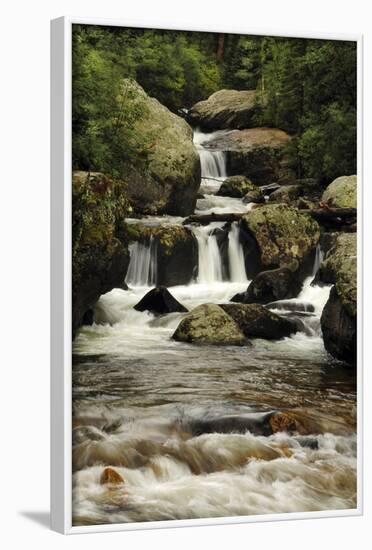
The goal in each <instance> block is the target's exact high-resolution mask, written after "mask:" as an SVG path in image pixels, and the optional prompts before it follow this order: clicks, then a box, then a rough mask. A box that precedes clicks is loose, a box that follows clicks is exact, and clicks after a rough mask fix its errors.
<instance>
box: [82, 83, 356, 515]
mask: <svg viewBox="0 0 372 550" xmlns="http://www.w3.org/2000/svg"><path fill="white" fill-rule="evenodd" d="M223 92H224V91H221V92H220V93H219V94H217V97H212V98H211V99H210V100H208V102H209V103H208V102H204V103H207V105H206V104H203V105H199V104H198V105H196V106H195V108H193V109H192V110H191V111H190V115H189V121H192V122H193V124H196V123H197V124H198V125H199V126H201V127H203V128H204V129H208V131H209V133H206V132H205V131H200V130H199V129H198V128H194V130H193V131H192V130H191V128H190V127H189V126H188V124H187V122H186V121H184V120H181V119H179V117H176V115H173V114H171V113H169V114H168V113H167V112H166V111H167V110H166V109H165V107H163V106H161V105H160V104H158V102H155V101H154V100H152V99H151V98H148V97H147V96H146V94H145V93H144V92H143V90H141V89H140V90H139V91H138V101H140V102H144V104H145V106H146V108H147V113H148V118H149V123H148V125H147V126H146V128H145V130H144V131H145V133H146V136H148V135H151V141H152V142H153V145H152V147H153V150H154V152H153V153H151V155H150V160H151V162H150V163H149V165H148V167H147V171H146V182H144V183H143V185H141V183H139V182H138V181H137V180H136V179H135V178H134V179H133V181H132V182H131V183H130V184H128V182H124V181H118V180H115V179H112V178H109V177H108V176H105V175H102V174H98V173H86V172H78V173H75V174H74V178H73V191H74V194H73V200H74V204H73V209H74V225H73V258H74V262H75V264H74V268H73V320H74V336H75V335H76V337H75V339H74V344H73V471H74V477H73V522H74V524H75V525H81V524H84V525H86V524H99V523H110V522H120V523H121V522H131V521H151V520H164V519H185V518H197V517H218V516H237V515H251V514H264V513H279V512H299V511H315V510H330V509H332V510H335V509H348V508H354V507H355V506H356V380H355V379H356V376H355V364H356V317H357V305H356V304H357V296H356V233H355V222H356V178H355V176H345V177H338V178H335V181H334V182H333V183H331V184H330V185H329V186H325V185H324V184H321V183H320V182H317V181H313V180H299V179H296V177H295V176H294V175H293V173H292V172H291V168H290V167H289V166H288V162H287V158H286V144H287V143H288V142H289V141H290V140H291V137H290V136H288V135H286V134H285V133H284V132H282V131H281V130H279V129H273V128H271V129H270V128H252V127H250V126H251V125H252V124H253V122H252V120H253V118H252V116H251V115H252V112H251V110H252V109H253V108H254V107H253V106H252V105H253V103H252V94H251V93H248V94H246V95H245V96H244V97H242V96H239V94H238V95H237V94H231V93H230V94H226V93H223ZM242 102H243V106H242ZM244 102H246V104H245V103H244ZM159 117H160V118H159ZM152 120H154V121H155V120H158V121H159V122H158V123H155V122H154V127H152V126H151V121H152ZM156 124H161V131H160V130H159V132H158V131H157V130H156ZM159 128H160V127H159ZM138 131H139V132H141V131H142V129H141V126H140V125H139V126H138ZM158 136H161V137H159V143H158V141H157V140H158ZM146 140H147V138H146ZM147 142H148V140H147V141H146V143H147ZM173 142H174V144H175V146H176V144H177V146H179V147H180V150H176V148H173ZM181 150H182V159H181V158H180V155H181ZM167 151H169V154H168V152H167ZM195 159H196V161H195ZM178 161H179V162H178ZM136 170H137V171H138V170H139V168H138V167H137V168H136ZM196 180H197V185H196V184H195V181H196ZM135 181H137V184H136V185H137V186H138V187H137V188H136V186H135V185H134V183H133V182H135ZM151 181H156V197H155V196H153V195H152V194H151V193H148V192H147V185H150V184H149V182H151ZM160 182H162V183H160ZM136 189H137V191H136ZM186 196H187V200H186V198H185V197H186ZM318 211H321V213H320V214H319V213H318V214H317V212H318ZM190 214H195V215H196V218H195V219H199V222H198V221H193V219H192V217H191V218H189V215H190ZM203 216H204V217H208V222H207V223H200V219H201V218H203ZM214 216H215V217H216V218H215V219H214ZM154 288H155V289H156V290H154ZM105 468H106V469H105ZM108 468H110V469H108Z"/></svg>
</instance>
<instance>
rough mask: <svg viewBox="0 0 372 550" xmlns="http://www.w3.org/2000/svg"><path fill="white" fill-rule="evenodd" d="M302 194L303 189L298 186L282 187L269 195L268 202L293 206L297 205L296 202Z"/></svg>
mask: <svg viewBox="0 0 372 550" xmlns="http://www.w3.org/2000/svg"><path fill="white" fill-rule="evenodd" d="M302 193H303V189H302V187H301V186H300V185H282V186H281V187H279V189H277V190H276V191H274V192H273V193H271V195H270V198H269V201H270V202H277V203H285V204H289V205H294V204H297V202H296V201H297V199H298V198H299V197H300V196H301V195H302Z"/></svg>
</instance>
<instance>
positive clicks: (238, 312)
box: [220, 304, 297, 340]
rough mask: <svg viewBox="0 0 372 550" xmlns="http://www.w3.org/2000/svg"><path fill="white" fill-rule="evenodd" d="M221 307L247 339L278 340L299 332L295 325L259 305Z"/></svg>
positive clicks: (227, 305) (224, 305)
mask: <svg viewBox="0 0 372 550" xmlns="http://www.w3.org/2000/svg"><path fill="white" fill-rule="evenodd" d="M220 307H221V308H222V309H223V310H224V311H225V312H226V313H227V314H228V315H230V317H232V319H234V321H235V322H236V323H237V325H238V326H239V328H240V330H241V331H242V332H243V334H244V335H245V336H247V338H265V339H267V340H277V339H280V338H284V337H286V336H290V335H291V334H293V333H295V332H297V329H296V326H295V324H294V323H292V322H291V321H289V320H288V319H284V318H283V317H280V316H279V315H276V314H275V313H273V312H271V311H269V310H268V309H266V308H265V307H264V306H261V305H259V304H222V305H221V306H220Z"/></svg>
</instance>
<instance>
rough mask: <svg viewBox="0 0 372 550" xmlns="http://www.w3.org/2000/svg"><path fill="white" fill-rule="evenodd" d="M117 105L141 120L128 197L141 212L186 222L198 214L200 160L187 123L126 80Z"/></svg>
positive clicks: (134, 127)
mask: <svg viewBox="0 0 372 550" xmlns="http://www.w3.org/2000/svg"><path fill="white" fill-rule="evenodd" d="M118 101H119V102H120V101H125V102H126V104H128V106H127V109H128V110H130V112H132V113H138V116H136V117H135V118H134V120H133V121H131V124H132V133H133V135H134V136H135V139H133V143H132V149H133V150H131V151H130V155H129V157H130V163H128V166H127V171H128V177H127V178H126V179H127V181H128V195H129V198H130V200H131V202H132V204H133V207H134V209H135V210H136V211H137V212H140V213H144V214H164V213H168V214H173V215H180V216H187V215H188V214H191V213H192V212H193V211H194V209H195V204H196V195H197V192H198V189H199V186H200V160H199V155H198V153H197V151H196V149H195V147H194V145H193V133H192V129H191V128H190V126H189V125H188V124H187V122H186V121H185V120H184V119H183V118H181V117H179V116H177V115H175V114H174V113H172V112H171V111H169V110H168V109H167V108H166V107H165V106H164V105H162V104H161V103H160V102H159V101H158V100H157V99H155V98H153V97H149V96H148V95H147V94H146V93H145V91H144V90H143V89H142V88H141V86H139V84H137V83H136V82H135V81H133V80H124V81H123V89H122V94H121V95H120V96H119V98H118Z"/></svg>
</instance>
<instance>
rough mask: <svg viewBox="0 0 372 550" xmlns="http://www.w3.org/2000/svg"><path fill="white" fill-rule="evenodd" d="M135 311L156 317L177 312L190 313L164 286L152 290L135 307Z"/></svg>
mask: <svg viewBox="0 0 372 550" xmlns="http://www.w3.org/2000/svg"><path fill="white" fill-rule="evenodd" d="M134 309H136V310H137V311H150V312H151V313H154V314H155V315H164V314H166V313H175V312H179V313H186V312H187V311H188V310H187V309H186V308H185V306H183V305H182V304H180V303H179V302H178V301H177V300H176V298H175V297H174V296H172V294H171V293H170V292H169V290H168V289H167V288H165V287H164V286H160V287H156V288H153V289H152V290H150V291H149V292H148V293H147V294H145V296H144V297H143V298H142V299H141V300H140V301H139V302H138V304H136V305H135V306H134Z"/></svg>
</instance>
